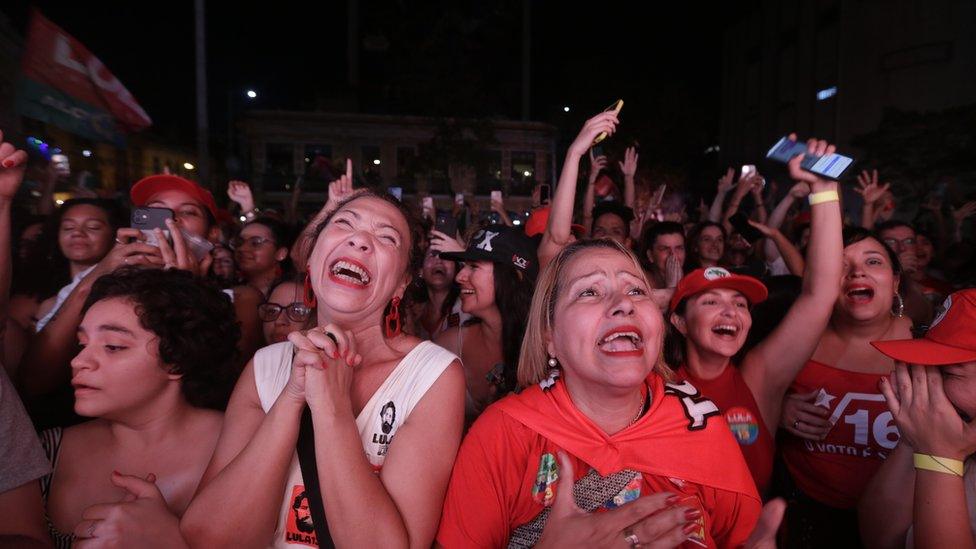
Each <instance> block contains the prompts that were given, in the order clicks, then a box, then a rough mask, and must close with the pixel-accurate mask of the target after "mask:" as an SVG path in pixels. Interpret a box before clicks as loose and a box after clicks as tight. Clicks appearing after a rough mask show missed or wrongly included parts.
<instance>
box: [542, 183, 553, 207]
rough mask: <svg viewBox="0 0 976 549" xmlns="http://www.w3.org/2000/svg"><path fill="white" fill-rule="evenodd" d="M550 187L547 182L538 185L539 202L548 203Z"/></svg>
mask: <svg viewBox="0 0 976 549" xmlns="http://www.w3.org/2000/svg"><path fill="white" fill-rule="evenodd" d="M550 193H551V191H550V188H549V184H548V183H543V184H542V185H539V204H548V203H549V199H550Z"/></svg>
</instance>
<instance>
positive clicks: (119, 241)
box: [115, 237, 125, 244]
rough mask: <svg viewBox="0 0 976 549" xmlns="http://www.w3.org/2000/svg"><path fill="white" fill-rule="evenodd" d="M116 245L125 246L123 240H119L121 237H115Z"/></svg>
mask: <svg viewBox="0 0 976 549" xmlns="http://www.w3.org/2000/svg"><path fill="white" fill-rule="evenodd" d="M115 243H116V244H125V242H123V241H122V239H121V238H119V237H115Z"/></svg>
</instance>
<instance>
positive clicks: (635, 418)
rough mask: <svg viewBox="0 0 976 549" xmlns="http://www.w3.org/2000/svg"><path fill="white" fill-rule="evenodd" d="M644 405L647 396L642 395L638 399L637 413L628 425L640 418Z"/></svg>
mask: <svg viewBox="0 0 976 549" xmlns="http://www.w3.org/2000/svg"><path fill="white" fill-rule="evenodd" d="M648 394H650V393H648ZM646 407H647V396H646V395H642V396H641V401H640V407H638V408H637V415H636V416H634V419H632V420H630V425H633V424H635V423H637V420H638V419H640V418H641V416H642V415H644V410H645V408H646Z"/></svg>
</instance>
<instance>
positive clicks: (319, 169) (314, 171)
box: [302, 144, 345, 191]
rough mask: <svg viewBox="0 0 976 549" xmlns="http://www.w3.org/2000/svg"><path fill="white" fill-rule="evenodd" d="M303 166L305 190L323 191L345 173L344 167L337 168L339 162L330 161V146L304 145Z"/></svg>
mask: <svg viewBox="0 0 976 549" xmlns="http://www.w3.org/2000/svg"><path fill="white" fill-rule="evenodd" d="M302 162H304V165H305V187H303V188H304V189H305V190H308V191H324V190H326V189H327V188H328V184H329V183H330V182H332V181H335V180H336V179H338V178H339V176H340V175H342V174H343V172H344V171H345V166H339V165H338V164H341V162H338V163H337V162H335V161H333V159H332V145H320V144H308V145H305V156H304V157H303V158H302Z"/></svg>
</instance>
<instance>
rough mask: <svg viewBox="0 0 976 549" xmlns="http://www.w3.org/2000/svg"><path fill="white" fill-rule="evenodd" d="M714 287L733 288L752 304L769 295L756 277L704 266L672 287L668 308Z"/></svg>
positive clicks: (673, 307) (674, 307) (674, 306)
mask: <svg viewBox="0 0 976 549" xmlns="http://www.w3.org/2000/svg"><path fill="white" fill-rule="evenodd" d="M715 288H725V289H729V290H735V291H737V292H739V293H741V294H742V295H744V296H746V299H748V300H749V303H750V304H752V305H755V304H756V303H761V302H763V301H765V300H766V297H767V296H769V290H767V289H766V285H765V284H763V283H762V282H759V280H758V279H756V278H753V277H751V276H746V275H737V274H732V273H730V272H729V271H727V270H725V269H723V268H722V267H705V268H702V269H695V270H694V271H691V272H690V273H688V274H686V275H685V277H684V278H682V279H681V280H680V281H679V282H678V287H677V288H675V289H674V295H672V296H671V306H670V309H671V310H672V311H673V310H675V309H677V308H678V304H680V303H681V301H682V300H683V299H685V298H686V297H691V296H693V295H695V294H699V293H701V292H704V291H705V290H713V289H715Z"/></svg>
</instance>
